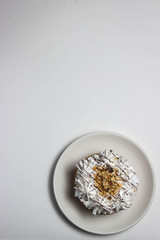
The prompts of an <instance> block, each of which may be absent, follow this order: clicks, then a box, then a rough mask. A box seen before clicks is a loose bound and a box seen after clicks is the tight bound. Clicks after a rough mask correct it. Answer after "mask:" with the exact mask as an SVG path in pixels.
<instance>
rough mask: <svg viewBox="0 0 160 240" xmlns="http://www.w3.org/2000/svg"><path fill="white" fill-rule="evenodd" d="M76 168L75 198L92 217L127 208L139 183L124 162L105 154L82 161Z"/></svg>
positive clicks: (108, 153)
mask: <svg viewBox="0 0 160 240" xmlns="http://www.w3.org/2000/svg"><path fill="white" fill-rule="evenodd" d="M76 167H77V170H76V174H75V186H74V188H75V197H78V198H79V200H80V201H81V202H82V203H83V204H84V205H85V206H86V208H88V209H91V210H92V212H93V214H94V215H97V214H103V215H109V214H113V213H116V212H119V211H120V210H125V209H128V208H130V207H131V205H132V201H133V198H134V196H135V194H136V192H137V188H138V184H139V180H138V178H137V175H136V172H135V170H134V168H133V167H132V166H131V165H130V164H129V162H128V160H127V159H125V158H124V157H122V156H120V155H119V154H115V153H114V152H113V151H112V150H105V151H104V152H97V153H94V154H92V155H90V156H88V157H86V158H85V159H83V160H81V161H80V162H79V163H77V164H76Z"/></svg>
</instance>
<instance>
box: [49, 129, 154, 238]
mask: <svg viewBox="0 0 160 240" xmlns="http://www.w3.org/2000/svg"><path fill="white" fill-rule="evenodd" d="M97 134H107V135H115V136H119V137H122V138H124V139H126V140H127V141H129V142H131V143H133V144H134V145H135V146H136V147H137V148H138V149H140V150H141V151H142V153H143V154H144V155H145V157H146V159H147V160H148V163H149V166H150V168H151V171H152V177H153V189H152V195H151V199H150V201H149V204H148V206H147V208H146V209H145V211H144V213H143V214H142V215H141V216H140V217H139V218H138V219H137V220H136V221H134V222H133V223H132V224H130V225H129V226H127V227H124V228H122V229H120V230H117V231H110V232H108V233H100V232H93V231H90V230H87V229H84V228H83V227H81V226H79V225H77V224H76V223H74V222H73V221H72V220H71V219H70V218H69V217H68V215H67V214H65V211H64V210H63V208H62V207H61V206H60V204H59V201H58V197H57V194H56V187H55V179H56V170H57V168H58V165H59V162H60V159H61V158H62V156H63V154H64V153H65V151H67V150H68V149H69V148H70V147H72V146H73V145H74V144H76V143H77V142H78V141H80V140H82V139H84V138H87V137H88V136H91V135H97ZM155 191H156V175H155V170H154V168H153V164H152V162H151V160H150V158H149V156H148V155H147V153H146V152H145V150H144V149H143V148H142V147H141V146H140V145H139V144H138V143H137V142H135V141H134V140H133V139H132V138H130V137H128V136H125V135H123V134H121V133H117V132H112V131H94V132H90V133H87V134H84V135H82V136H80V137H78V138H76V139H75V140H73V141H72V142H71V143H70V144H69V145H68V146H67V147H65V149H64V150H63V152H62V153H61V154H60V156H59V158H58V160H57V162H56V166H55V169H54V172H53V192H54V196H55V199H56V202H57V205H58V207H59V209H60V210H61V212H62V213H63V214H64V216H65V217H66V218H67V219H68V220H69V221H70V222H71V223H72V224H73V225H75V226H76V227H78V228H79V229H81V230H83V231H85V232H88V233H91V234H96V235H111V234H116V233H120V232H123V231H125V230H127V229H129V228H131V227H133V226H134V225H136V224H137V223H138V222H139V221H140V220H141V219H142V218H143V217H144V216H145V215H146V214H147V212H148V210H149V209H150V207H151V204H152V202H153V199H154V197H155Z"/></svg>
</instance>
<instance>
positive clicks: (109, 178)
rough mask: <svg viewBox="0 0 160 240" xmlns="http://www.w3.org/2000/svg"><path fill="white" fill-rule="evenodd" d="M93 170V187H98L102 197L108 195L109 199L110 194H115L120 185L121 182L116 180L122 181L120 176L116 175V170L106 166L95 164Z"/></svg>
mask: <svg viewBox="0 0 160 240" xmlns="http://www.w3.org/2000/svg"><path fill="white" fill-rule="evenodd" d="M93 170H94V171H95V172H96V174H94V181H95V183H94V184H95V187H97V188H98V190H99V194H100V195H101V196H103V197H108V199H109V200H111V198H112V196H114V195H115V194H117V193H118V192H119V190H120V188H121V187H122V184H121V183H119V182H117V181H122V178H121V177H120V176H119V175H118V170H116V169H114V168H112V167H111V166H108V165H107V167H106V168H104V167H99V166H95V167H93Z"/></svg>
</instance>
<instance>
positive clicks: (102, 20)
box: [0, 0, 160, 240]
mask: <svg viewBox="0 0 160 240" xmlns="http://www.w3.org/2000/svg"><path fill="white" fill-rule="evenodd" d="M159 13H160V2H159V1H158V0H157V1H153V0H150V1H142V0H137V1H131V0H129V1H128V0H126V1H125V0H116V1H113V0H112V1H105V0H97V1H95V0H88V1H84V0H81V1H79V0H73V1H72V0H70V1H69V0H68V1H65V0H63V1H61V0H60V1H58V0H57V1H55V0H54V1H44V0H43V1H42V0H39V1H38V0H33V1H22V0H19V1H18V0H15V1H9V0H8V1H5V0H4V1H2V0H0V115H1V117H0V166H1V167H0V238H2V239H3V238H8V239H11V238H21V239H22V238H28V239H30V238H32V239H34V238H38V239H40V238H41V239H46V238H52V239H124V240H128V239H130V240H132V239H138V238H139V239H142V240H148V239H150V238H152V239H153V240H157V239H159V238H160V229H159V216H160V206H159V199H160V193H159V192H158V189H159V187H160V186H159V176H158V171H159V168H160V161H159V155H160V147H159V135H160V125H159V122H160V108H159V102H160V81H159V79H160V70H159V66H160V44H159V43H160V31H159V29H160V14H159ZM98 130H108V131H114V132H119V133H122V134H124V135H127V136H128V137H130V138H132V139H133V140H135V141H136V142H137V143H139V144H140V145H141V146H142V147H143V148H144V149H145V151H146V152H147V154H148V155H149V157H150V158H151V160H152V162H153V165H154V167H155V171H156V172H157V192H156V195H155V199H154V202H153V204H152V206H151V208H150V210H149V212H148V213H147V215H146V216H145V217H144V218H143V219H142V220H141V221H140V222H139V223H138V224H137V225H136V226H134V227H133V228H131V229H129V230H127V231H126V232H123V233H120V234H116V235H112V236H94V235H90V234H87V233H85V232H83V231H80V230H78V229H77V228H75V227H74V226H73V225H71V224H70V223H68V221H66V220H65V219H64V218H63V216H62V214H60V212H59V211H58V210H57V206H56V205H55V203H54V201H53V193H52V191H51V180H52V174H53V169H54V165H55V163H56V160H57V157H58V156H59V154H60V153H61V151H62V150H63V149H64V148H65V147H66V146H67V145H68V144H69V143H70V142H71V141H73V140H74V139H75V138H77V137H79V136H81V135H83V134H86V133H89V132H93V131H98Z"/></svg>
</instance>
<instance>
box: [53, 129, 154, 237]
mask: <svg viewBox="0 0 160 240" xmlns="http://www.w3.org/2000/svg"><path fill="white" fill-rule="evenodd" d="M106 148H108V149H112V150H113V151H114V152H115V153H118V154H120V155H122V156H124V157H125V158H127V159H128V160H129V162H130V163H131V165H132V166H133V167H134V169H135V171H136V173H137V177H138V178H139V180H140V184H139V188H138V192H137V194H136V196H135V199H134V200H133V205H132V206H131V208H130V209H128V210H125V211H121V212H119V213H115V214H113V215H110V216H102V215H100V216H94V215H92V212H91V211H90V210H88V209H86V208H85V207H84V206H83V204H82V203H81V202H80V201H79V199H78V198H75V197H74V190H73V184H74V174H75V170H76V168H75V163H77V162H79V161H80V160H81V159H83V158H85V157H86V156H88V155H91V154H92V153H94V152H97V151H104V150H105V149H106ZM53 188H54V193H55V197H56V200H57V203H58V205H59V207H60V209H61V210H62V212H63V213H64V215H65V216H66V217H67V218H68V219H69V220H70V221H71V222H72V223H73V224H75V225H76V226H77V227H79V228H81V229H83V230H85V231H88V232H91V233H95V234H113V233H117V232H121V231H124V230H126V229H128V228H130V227H132V226H134V225H135V224H136V223H137V222H138V221H139V220H140V219H141V218H142V217H143V216H144V215H145V214H146V213H147V211H148V209H149V207H150V205H151V202H152V200H153V196H154V191H155V176H154V171H153V168H152V165H151V162H150V160H149V158H148V157H147V155H146V154H145V153H144V151H143V150H142V149H141V147H140V146H138V145H137V144H136V143H135V142H134V141H132V140H131V139H129V138H127V137H125V136H123V135H120V134H117V133H111V132H96V133H91V134H88V135H86V136H83V137H81V138H79V139H78V140H76V141H74V142H73V143H72V144H71V145H70V146H69V147H67V148H66V150H65V151H64V152H63V153H62V155H61V157H60V158H59V160H58V163H57V165H56V168H55V172H54V178H53Z"/></svg>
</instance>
